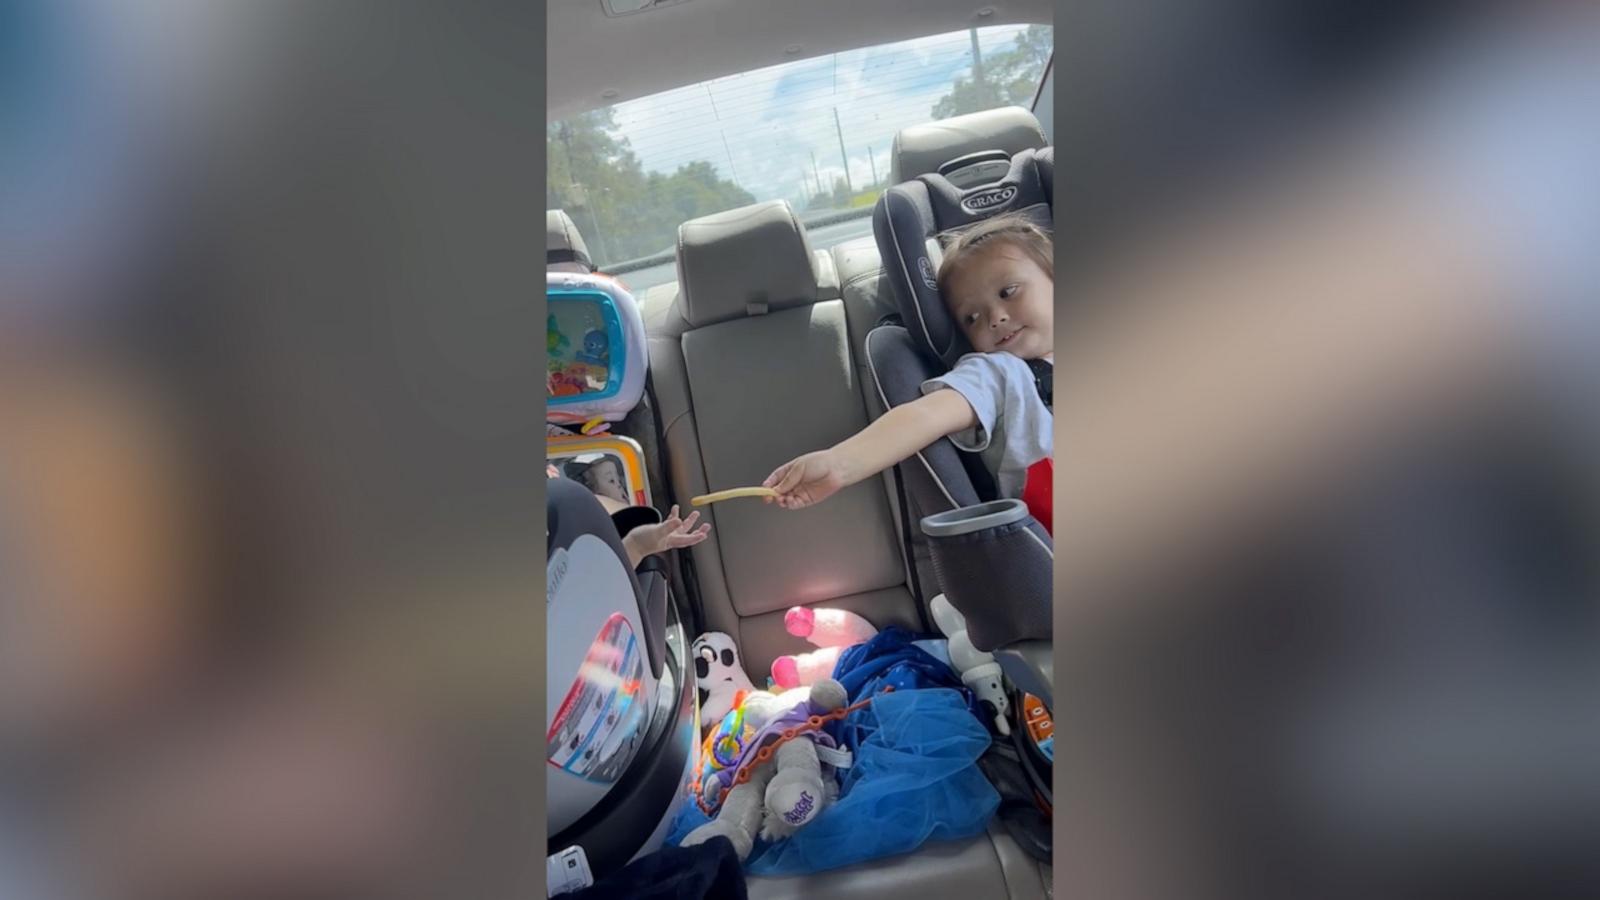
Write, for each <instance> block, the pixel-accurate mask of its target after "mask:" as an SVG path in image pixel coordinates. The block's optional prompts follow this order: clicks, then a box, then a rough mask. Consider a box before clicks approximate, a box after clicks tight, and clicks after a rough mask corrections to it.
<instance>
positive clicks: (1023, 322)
mask: <svg viewBox="0 0 1600 900" xmlns="http://www.w3.org/2000/svg"><path fill="white" fill-rule="evenodd" d="M947 284H948V287H949V291H948V295H949V296H947V297H946V298H945V301H946V302H947V303H948V304H949V305H950V314H951V315H953V316H955V318H956V321H957V322H958V323H960V325H961V330H962V331H963V332H964V333H965V334H966V336H967V340H968V341H970V342H971V343H972V348H973V349H974V350H977V351H978V352H980V353H994V352H997V351H998V352H1005V353H1010V354H1012V355H1014V356H1020V357H1022V358H1023V359H1039V358H1041V357H1044V356H1048V355H1049V354H1051V353H1054V352H1055V332H1054V327H1053V326H1054V322H1055V282H1054V280H1052V279H1051V277H1050V276H1049V275H1048V274H1046V273H1045V271H1044V270H1043V269H1041V268H1039V264H1038V263H1036V262H1034V261H1033V258H1032V257H1031V256H1029V255H1028V254H1027V253H1026V252H1024V251H1023V250H1022V248H1020V247H1017V246H1014V245H1012V244H1009V243H1003V242H996V243H994V244H992V245H989V246H980V249H978V250H977V251H976V252H975V253H974V254H973V255H972V256H971V257H969V258H968V259H967V261H966V264H965V265H962V266H960V267H959V268H957V269H955V270H954V271H952V272H951V273H950V277H949V280H948V282H947Z"/></svg>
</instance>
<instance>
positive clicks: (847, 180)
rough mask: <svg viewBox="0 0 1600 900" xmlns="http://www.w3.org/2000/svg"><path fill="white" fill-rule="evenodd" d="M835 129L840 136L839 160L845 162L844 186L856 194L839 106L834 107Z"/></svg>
mask: <svg viewBox="0 0 1600 900" xmlns="http://www.w3.org/2000/svg"><path fill="white" fill-rule="evenodd" d="M833 131H834V133H835V134H837V135H838V136H839V161H840V162H842V163H844V186H845V188H846V189H848V190H849V191H850V193H852V194H854V193H855V192H856V188H855V185H853V184H851V183H850V157H849V156H846V155H845V152H844V129H843V128H840V127H839V107H837V106H835V107H834V108H833Z"/></svg>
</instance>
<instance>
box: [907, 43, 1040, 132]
mask: <svg viewBox="0 0 1600 900" xmlns="http://www.w3.org/2000/svg"><path fill="white" fill-rule="evenodd" d="M1054 48H1055V40H1054V37H1053V32H1052V31H1051V28H1050V26H1048V25H1029V26H1028V27H1027V28H1026V29H1025V30H1023V31H1022V32H1021V33H1020V34H1018V35H1017V40H1016V44H1015V45H1014V46H1013V47H1011V48H1010V49H1009V50H1005V51H1002V52H1000V53H992V54H989V55H988V56H986V57H984V59H983V62H982V70H981V77H980V73H979V72H977V71H974V73H973V74H972V75H970V76H965V77H959V78H957V79H956V81H955V84H953V85H951V87H950V93H948V94H945V95H944V96H943V97H940V98H939V102H937V103H935V104H934V105H933V117H934V118H935V119H948V118H950V117H951V116H959V115H964V114H966V113H971V112H981V111H982V110H986V109H994V108H995V107H997V106H1007V105H1011V104H1017V105H1020V106H1027V105H1028V104H1029V103H1030V102H1031V101H1032V100H1033V94H1034V91H1036V90H1037V89H1038V86H1039V79H1040V78H1041V77H1043V75H1044V67H1045V63H1047V62H1048V61H1049V60H1050V54H1051V53H1052V52H1053V51H1054ZM974 64H975V67H976V61H975V62H974Z"/></svg>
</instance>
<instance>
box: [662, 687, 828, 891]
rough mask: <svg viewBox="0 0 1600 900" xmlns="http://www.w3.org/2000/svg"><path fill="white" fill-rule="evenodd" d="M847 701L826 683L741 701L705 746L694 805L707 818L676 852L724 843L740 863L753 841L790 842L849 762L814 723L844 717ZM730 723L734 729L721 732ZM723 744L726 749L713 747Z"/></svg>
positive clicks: (755, 694) (759, 693) (813, 815)
mask: <svg viewBox="0 0 1600 900" xmlns="http://www.w3.org/2000/svg"><path fill="white" fill-rule="evenodd" d="M846 699H847V697H846V695H845V690H844V687H843V685H841V684H839V682H837V681H834V680H833V679H831V678H827V679H823V680H820V681H818V682H817V683H815V684H813V685H812V686H811V687H810V688H802V689H799V690H794V691H786V692H784V693H783V694H772V693H769V692H767V691H755V692H752V693H750V694H749V695H747V696H746V697H745V698H744V702H743V703H742V704H740V706H739V708H738V709H736V710H732V711H730V713H729V714H728V716H727V717H726V718H725V720H724V723H723V724H722V725H719V727H718V729H717V731H715V732H713V733H712V735H711V737H710V738H709V739H708V740H707V742H706V743H707V753H708V757H709V758H707V759H705V760H703V765H702V775H701V777H700V778H698V779H696V788H697V790H698V792H699V796H698V797H697V798H696V799H697V801H698V802H699V803H700V806H701V808H702V809H703V810H705V811H706V812H707V813H708V814H710V815H712V816H713V818H712V820H711V821H710V822H707V823H706V824H704V825H701V826H700V827H699V828H696V829H695V830H693V831H691V832H689V834H688V835H687V836H686V837H685V838H684V839H683V841H682V846H685V847H689V846H693V845H695V844H701V843H704V842H706V841H708V840H710V839H712V838H714V837H718V836H722V837H726V838H728V840H729V841H731V842H732V843H733V848H734V851H735V852H736V853H737V854H738V857H739V860H740V861H741V862H743V861H744V860H745V859H746V858H748V857H749V856H750V852H751V851H752V850H753V849H754V847H755V839H756V836H757V835H758V834H759V835H760V836H761V838H762V839H763V840H768V841H773V840H779V839H782V838H785V837H788V836H789V835H792V834H794V833H795V831H797V830H798V829H799V828H801V827H803V826H804V825H806V824H807V823H808V822H811V821H812V820H813V819H815V818H816V817H817V815H818V814H819V813H820V812H822V810H823V809H824V808H825V807H826V806H827V805H828V804H830V803H832V802H833V801H834V800H837V799H838V796H839V781H838V778H837V777H836V776H835V775H834V769H835V767H837V766H842V765H848V764H849V758H848V754H846V753H844V752H843V751H841V750H839V749H838V748H836V747H835V746H834V742H833V739H832V738H831V737H829V736H828V734H827V732H825V731H823V730H822V729H821V728H820V725H819V723H820V722H821V721H822V719H821V717H824V716H830V717H831V716H834V715H840V714H842V713H843V712H844V710H845V701H846ZM728 719H737V722H736V723H734V724H733V726H731V727H726V726H727V720H728ZM724 736H726V737H727V738H728V739H729V742H728V743H726V744H724V743H723V742H721V741H720V740H719V739H721V738H723V737H724ZM714 742H715V745H713V744H714Z"/></svg>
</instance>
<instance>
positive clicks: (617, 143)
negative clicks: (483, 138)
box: [545, 108, 755, 264]
mask: <svg viewBox="0 0 1600 900" xmlns="http://www.w3.org/2000/svg"><path fill="white" fill-rule="evenodd" d="M616 129H617V124H616V116H615V113H614V112H613V111H612V109H610V108H606V109H600V110H594V111H591V112H587V113H583V114H581V115H577V116H573V117H572V118H569V119H565V120H563V121H560V122H553V123H551V124H550V125H549V126H547V128H546V130H545V151H546V161H547V172H548V178H547V180H546V187H545V203H546V205H547V208H549V209H566V210H567V211H568V213H569V214H570V215H572V217H573V220H574V221H575V222H577V225H578V230H579V231H580V232H581V233H583V235H584V238H585V240H586V241H587V242H588V244H589V250H590V253H591V255H593V256H594V259H595V262H596V263H597V264H613V263H618V262H622V261H625V260H629V259H634V258H636V257H640V256H646V255H649V254H652V253H656V252H658V251H660V250H663V249H665V248H668V247H671V246H672V245H673V243H674V242H675V241H676V239H677V230H678V225H679V224H681V223H682V222H684V221H686V220H688V219H693V218H696V217H698V216H703V215H707V214H709V213H714V212H720V211H722V210H725V209H732V208H734V207H738V206H744V205H746V204H750V203H754V202H755V198H754V197H753V196H751V195H750V194H749V193H748V192H747V191H744V190H742V189H741V188H740V187H739V186H738V185H736V184H734V183H732V182H730V181H727V180H725V179H723V178H722V177H720V176H719V175H718V174H717V169H716V167H715V166H713V165H712V164H711V163H709V162H706V161H704V160H697V161H694V162H691V163H688V164H687V165H684V166H680V167H679V168H678V170H677V171H676V172H673V173H671V174H670V175H669V174H663V173H660V172H649V173H646V172H645V171H644V168H643V166H642V165H641V164H640V162H639V158H638V157H637V156H635V155H634V153H633V148H632V147H630V146H629V144H628V140H627V138H625V137H622V136H620V135H619V134H617V133H616Z"/></svg>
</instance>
